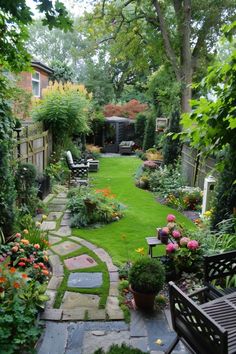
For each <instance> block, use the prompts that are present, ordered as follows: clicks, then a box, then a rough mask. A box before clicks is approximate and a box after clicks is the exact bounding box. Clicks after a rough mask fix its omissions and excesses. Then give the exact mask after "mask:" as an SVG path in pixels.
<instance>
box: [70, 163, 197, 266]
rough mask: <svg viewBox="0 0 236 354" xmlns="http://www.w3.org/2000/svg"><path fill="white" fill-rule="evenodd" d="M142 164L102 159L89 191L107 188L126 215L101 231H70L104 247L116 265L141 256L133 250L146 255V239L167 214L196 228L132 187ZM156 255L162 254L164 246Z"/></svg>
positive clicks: (147, 193)
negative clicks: (141, 251) (122, 207)
mask: <svg viewBox="0 0 236 354" xmlns="http://www.w3.org/2000/svg"><path fill="white" fill-rule="evenodd" d="M141 163H142V162H141V161H140V160H139V159H138V158H136V157H114V158H111V157H110V158H108V157H107V158H102V159H101V160H100V171H99V172H98V173H96V174H94V173H93V174H90V179H91V184H92V186H93V187H92V188H95V189H102V188H110V189H111V192H112V193H114V194H115V195H116V198H117V200H119V201H120V202H122V203H123V204H125V205H126V207H127V209H126V210H125V216H124V217H123V218H122V219H121V220H119V221H117V222H113V223H111V224H107V225H104V226H102V227H100V228H86V229H73V235H75V236H80V237H82V238H84V239H86V240H89V241H91V242H92V243H94V244H96V245H98V246H99V247H102V248H104V249H105V250H106V251H107V252H108V253H109V254H110V255H111V257H112V259H113V262H114V263H115V264H118V265H119V264H121V263H124V262H126V261H128V260H131V261H132V260H134V259H136V258H137V257H140V256H139V255H138V253H137V252H136V251H135V250H136V249H138V248H140V247H141V248H142V247H144V250H145V254H147V251H148V248H147V244H146V241H145V237H147V236H155V235H156V228H157V227H162V226H166V223H167V222H166V217H167V215H168V214H170V213H171V214H174V215H176V217H177V221H178V222H180V223H181V224H182V225H183V226H185V227H186V228H188V229H189V228H192V229H193V228H195V225H194V224H193V223H192V222H191V221H190V220H189V219H187V218H186V217H185V216H183V215H182V214H181V213H179V212H178V211H176V210H173V209H171V208H168V207H166V206H164V205H161V204H160V203H158V202H156V200H155V196H154V195H153V194H152V193H151V192H148V191H146V190H142V189H139V188H137V187H136V186H135V181H134V175H135V172H136V170H137V168H138V167H139V166H140V164H141ZM159 252H161V253H163V254H164V252H165V249H164V246H163V247H162V246H161V247H160V248H159Z"/></svg>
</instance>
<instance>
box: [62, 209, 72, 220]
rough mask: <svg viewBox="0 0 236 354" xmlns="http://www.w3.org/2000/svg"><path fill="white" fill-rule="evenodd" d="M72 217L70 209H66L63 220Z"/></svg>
mask: <svg viewBox="0 0 236 354" xmlns="http://www.w3.org/2000/svg"><path fill="white" fill-rule="evenodd" d="M70 217H71V213H70V211H66V212H65V213H64V215H63V218H62V220H68V219H70Z"/></svg>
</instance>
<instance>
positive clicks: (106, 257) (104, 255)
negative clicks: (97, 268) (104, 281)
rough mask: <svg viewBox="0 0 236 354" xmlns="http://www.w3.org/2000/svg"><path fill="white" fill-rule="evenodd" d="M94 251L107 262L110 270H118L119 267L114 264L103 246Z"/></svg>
mask: <svg viewBox="0 0 236 354" xmlns="http://www.w3.org/2000/svg"><path fill="white" fill-rule="evenodd" d="M93 252H94V253H95V254H96V255H97V256H98V257H99V258H100V259H101V260H102V261H103V262H105V263H106V265H107V268H108V271H109V272H114V271H117V270H118V268H117V267H116V266H114V264H113V262H112V259H111V257H110V256H109V254H108V253H107V252H106V251H105V250H104V249H103V248H96V249H94V250H93Z"/></svg>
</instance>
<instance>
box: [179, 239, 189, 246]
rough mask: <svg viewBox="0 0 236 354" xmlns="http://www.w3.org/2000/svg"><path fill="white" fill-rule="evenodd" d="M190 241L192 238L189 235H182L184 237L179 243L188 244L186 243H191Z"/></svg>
mask: <svg viewBox="0 0 236 354" xmlns="http://www.w3.org/2000/svg"><path fill="white" fill-rule="evenodd" d="M189 241H190V238H188V237H182V238H181V239H180V241H179V243H180V245H181V246H186V245H187V244H188V243H189Z"/></svg>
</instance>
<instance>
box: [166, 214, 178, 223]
mask: <svg viewBox="0 0 236 354" xmlns="http://www.w3.org/2000/svg"><path fill="white" fill-rule="evenodd" d="M175 220H176V217H175V215H173V214H169V215H167V221H168V222H174V221H175Z"/></svg>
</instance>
